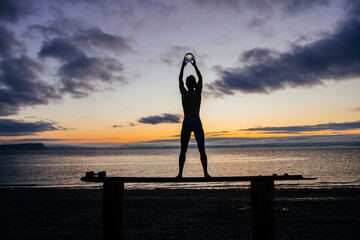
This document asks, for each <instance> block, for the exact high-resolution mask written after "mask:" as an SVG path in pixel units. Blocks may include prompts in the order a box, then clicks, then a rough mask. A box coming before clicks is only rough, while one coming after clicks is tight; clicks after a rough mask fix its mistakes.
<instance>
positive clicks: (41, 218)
mask: <svg viewBox="0 0 360 240" xmlns="http://www.w3.org/2000/svg"><path fill="white" fill-rule="evenodd" d="M359 193H360V189H359V188H347V187H339V188H325V189H283V188H275V218H276V226H277V227H276V229H277V235H276V237H277V238H276V239H357V237H358V236H359V235H360V229H359V227H358V226H359V224H360V215H359V213H360V194H359ZM0 196H1V198H0V217H1V219H2V220H1V224H0V235H1V236H2V239H50V238H51V239H102V190H101V187H98V188H96V189H59V188H13V189H11V188H8V189H0ZM123 235H124V239H251V204H250V189H249V188H244V189H243V188H241V189H235V188H233V189H222V190H218V189H212V190H209V189H155V190H141V189H137V190H125V193H124V217H123Z"/></svg>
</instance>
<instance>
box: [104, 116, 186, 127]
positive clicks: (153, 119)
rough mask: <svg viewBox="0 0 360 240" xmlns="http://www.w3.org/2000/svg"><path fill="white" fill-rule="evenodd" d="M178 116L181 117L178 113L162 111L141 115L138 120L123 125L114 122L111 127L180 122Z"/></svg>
mask: <svg viewBox="0 0 360 240" xmlns="http://www.w3.org/2000/svg"><path fill="white" fill-rule="evenodd" d="M180 117H181V115H179V114H172V113H162V114H160V115H153V116H149V117H142V118H140V119H139V120H137V122H131V123H127V124H125V125H118V124H114V125H112V126H111V127H112V128H125V127H134V126H137V125H139V124H151V125H156V124H161V123H180V122H181V119H180Z"/></svg>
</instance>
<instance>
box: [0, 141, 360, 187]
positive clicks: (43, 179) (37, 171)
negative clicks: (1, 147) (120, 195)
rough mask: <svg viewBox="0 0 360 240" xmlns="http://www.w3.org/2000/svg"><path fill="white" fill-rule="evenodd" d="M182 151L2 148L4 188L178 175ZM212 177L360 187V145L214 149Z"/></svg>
mask: <svg viewBox="0 0 360 240" xmlns="http://www.w3.org/2000/svg"><path fill="white" fill-rule="evenodd" d="M178 154H179V150H177V149H170V150H168V149H167V150H164V149H156V150H154V149H152V150H44V151H16V152H0V187H9V186H18V187H19V186H33V187H70V188H92V187H100V186H101V185H102V184H96V183H85V182H81V181H80V178H81V177H82V176H84V175H85V172H87V171H95V172H98V171H106V172H107V176H122V177H175V176H176V175H177V171H178ZM207 155H208V169H209V173H210V174H211V175H212V176H250V175H254V176H256V175H272V174H278V175H283V174H285V173H287V174H289V175H303V176H304V177H316V178H317V180H312V181H287V182H284V181H277V182H276V183H275V184H276V185H277V186H281V187H309V188H313V187H314V188H315V187H335V186H356V187H360V148H359V147H332V148H218V149H217V148H212V149H207ZM202 176H203V173H202V167H201V162H200V156H199V153H198V151H197V150H196V149H189V151H188V153H187V160H186V163H185V168H184V177H202ZM234 186H242V187H247V186H249V183H248V182H244V183H181V184H177V183H171V184H170V183H169V184H153V183H147V184H145V183H144V184H127V185H126V188H144V189H152V188H159V187H165V188H183V187H185V188H219V187H234Z"/></svg>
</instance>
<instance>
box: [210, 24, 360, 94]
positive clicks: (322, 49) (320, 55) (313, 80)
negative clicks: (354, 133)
mask: <svg viewBox="0 0 360 240" xmlns="http://www.w3.org/2000/svg"><path fill="white" fill-rule="evenodd" d="M359 42H360V20H359V19H358V18H351V20H348V21H347V22H345V23H343V24H341V25H340V27H339V28H338V29H337V31H336V32H335V33H334V34H331V35H325V37H324V38H322V39H320V40H318V41H315V42H313V43H310V44H307V45H305V46H294V47H293V49H291V50H290V51H289V52H285V53H281V54H280V53H278V54H274V53H275V51H274V50H271V49H252V50H249V51H246V52H244V53H243V54H242V55H241V56H240V58H241V59H243V60H244V61H245V62H244V64H245V66H244V67H235V68H228V69H222V68H221V67H217V68H215V71H216V72H217V74H218V76H219V77H220V79H219V80H216V81H215V82H213V83H211V84H208V87H209V89H210V90H211V91H213V92H217V93H216V94H221V95H224V94H228V95H233V94H235V92H242V93H270V92H273V91H275V90H279V89H284V88H287V87H311V86H314V85H319V84H322V83H323V82H324V81H327V80H335V81H341V80H346V79H350V78H359V77H360V45H359V44H358V43H359Z"/></svg>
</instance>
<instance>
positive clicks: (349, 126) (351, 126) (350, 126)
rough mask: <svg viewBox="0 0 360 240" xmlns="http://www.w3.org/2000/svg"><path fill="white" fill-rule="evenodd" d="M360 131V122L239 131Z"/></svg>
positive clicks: (257, 128)
mask: <svg viewBox="0 0 360 240" xmlns="http://www.w3.org/2000/svg"><path fill="white" fill-rule="evenodd" d="M357 129H360V121H356V122H343V123H326V124H317V125H304V126H285V127H256V128H247V129H241V130H239V131H260V132H266V133H303V132H316V131H324V130H329V131H347V130H357Z"/></svg>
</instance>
